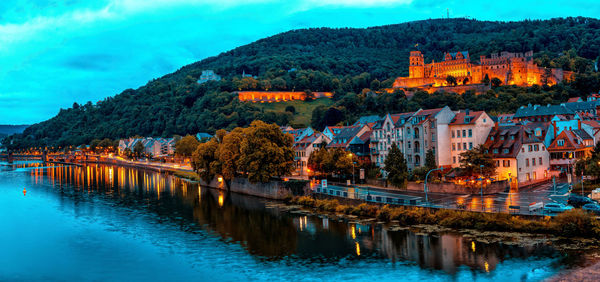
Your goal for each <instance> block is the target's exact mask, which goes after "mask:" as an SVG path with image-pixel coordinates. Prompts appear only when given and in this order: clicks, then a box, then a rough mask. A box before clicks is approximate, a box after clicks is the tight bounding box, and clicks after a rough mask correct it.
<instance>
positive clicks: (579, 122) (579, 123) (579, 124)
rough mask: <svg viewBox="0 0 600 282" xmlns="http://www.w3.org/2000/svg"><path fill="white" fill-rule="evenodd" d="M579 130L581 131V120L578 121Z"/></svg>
mask: <svg viewBox="0 0 600 282" xmlns="http://www.w3.org/2000/svg"><path fill="white" fill-rule="evenodd" d="M577 129H581V120H580V119H578V120H577Z"/></svg>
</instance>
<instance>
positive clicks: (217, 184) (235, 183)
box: [200, 177, 309, 200]
mask: <svg viewBox="0 0 600 282" xmlns="http://www.w3.org/2000/svg"><path fill="white" fill-rule="evenodd" d="M200 184H201V185H202V186H208V187H211V188H216V189H222V190H229V191H231V192H235V193H240V194H245V195H251V196H257V197H261V198H267V199H275V200H282V199H284V198H286V197H290V196H294V193H293V191H292V190H291V189H290V188H288V187H286V185H285V182H284V181H270V182H267V183H250V181H248V179H247V178H242V177H237V178H234V179H232V180H231V181H225V180H223V181H219V178H218V177H215V178H213V180H212V181H211V182H210V183H206V182H204V181H200ZM306 186H307V187H305V188H304V189H303V190H304V191H306V190H307V189H309V188H308V183H307V184H306Z"/></svg>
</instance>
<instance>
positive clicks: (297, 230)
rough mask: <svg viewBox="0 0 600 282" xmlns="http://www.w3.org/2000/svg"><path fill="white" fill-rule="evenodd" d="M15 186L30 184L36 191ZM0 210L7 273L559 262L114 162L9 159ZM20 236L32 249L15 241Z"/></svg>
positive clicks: (60, 275) (537, 268)
mask: <svg viewBox="0 0 600 282" xmlns="http://www.w3.org/2000/svg"><path fill="white" fill-rule="evenodd" d="M15 187H17V188H18V189H19V190H18V191H19V192H20V191H21V190H23V188H24V187H26V188H27V191H28V193H27V196H26V197H27V198H26V199H24V198H23V195H22V194H18V193H17V194H15V193H13V190H14V189H17V188H15ZM473 204H475V203H473ZM484 204H486V203H484ZM0 214H5V215H9V216H10V217H9V218H8V217H7V220H5V221H7V222H5V227H6V228H5V230H4V231H3V232H2V233H1V234H2V235H0V242H1V243H0V244H1V245H0V247H2V249H3V250H4V253H3V254H0V280H4V279H3V278H7V279H20V278H25V279H26V280H27V279H37V278H42V277H50V278H54V279H79V278H84V279H90V280H93V279H100V280H103V279H108V278H113V279H114V278H118V279H119V280H121V279H129V280H130V279H133V280H141V279H144V278H149V279H152V280H162V279H163V278H164V279H170V280H177V279H180V278H181V279H184V278H199V277H202V275H210V277H216V278H221V279H224V280H235V279H240V278H241V279H259V280H263V279H267V278H268V277H270V276H274V277H277V279H284V280H288V279H303V278H306V279H315V278H320V279H325V280H336V279H353V280H354V279H356V280H361V279H367V278H368V279H369V280H372V279H383V280H387V279H390V280H391V279H400V280H407V279H410V278H414V279H427V280H431V281H435V280H447V279H456V280H462V279H466V280H473V279H478V280H479V279H482V280H494V281H508V280H522V279H523V278H524V277H525V278H527V280H541V279H544V278H547V277H549V276H551V275H553V274H555V273H556V272H557V271H558V270H556V269H554V263H555V262H556V261H557V258H556V253H555V252H554V251H553V250H552V249H551V248H549V247H547V246H536V247H516V246H508V245H501V244H483V243H476V242H474V241H473V240H472V239H469V238H465V237H462V236H460V235H458V234H453V233H443V234H417V233H413V232H410V231H397V232H388V231H386V228H385V227H381V226H378V225H361V224H357V223H346V222H340V221H337V220H331V219H328V218H326V217H314V216H306V215H294V214H289V213H283V212H279V211H277V210H276V209H272V208H267V207H265V201H263V200H261V199H257V198H253V197H246V196H241V195H236V194H229V193H226V192H222V191H217V190H213V189H208V188H203V187H199V186H198V185H197V184H194V183H188V182H186V181H182V180H180V179H178V178H175V177H172V176H168V175H163V174H158V173H154V172H149V171H142V170H137V169H131V168H123V167H113V166H104V165H90V166H83V167H76V166H55V167H46V166H44V165H43V164H41V163H27V162H21V163H17V164H16V165H13V166H0ZM23 234H26V235H23ZM46 235H48V236H46ZM20 237H24V238H25V239H26V242H27V244H28V245H27V246H28V248H26V249H25V252H23V251H22V249H20V248H19V247H16V246H15V244H14V241H15V240H19V239H17V238H20ZM27 250H29V251H27ZM65 252H66V253H65ZM56 256H59V257H60V259H58V261H57V262H55V261H53V260H51V259H50V257H56ZM58 263H60V265H58ZM97 264H98V266H95V265H97ZM103 264H106V265H108V266H110V268H109V269H110V271H108V272H106V271H104V272H103V269H104V270H106V267H104V266H102V265H103ZM154 264H159V265H162V267H158V268H157V267H155V266H153V265H154ZM32 270H33V271H32ZM74 270H75V271H74ZM232 270H235V271H232ZM27 273H29V274H27Z"/></svg>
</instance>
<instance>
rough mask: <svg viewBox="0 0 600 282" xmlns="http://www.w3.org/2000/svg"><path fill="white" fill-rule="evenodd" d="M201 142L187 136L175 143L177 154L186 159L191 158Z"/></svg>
mask: <svg viewBox="0 0 600 282" xmlns="http://www.w3.org/2000/svg"><path fill="white" fill-rule="evenodd" d="M198 145H200V142H198V139H196V137H195V136H193V135H186V136H185V137H183V138H181V139H180V140H179V141H177V143H175V154H177V155H180V156H185V157H191V156H192V154H193V153H194V151H196V149H197V148H198Z"/></svg>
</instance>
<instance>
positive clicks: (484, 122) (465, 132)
mask: <svg viewBox="0 0 600 282" xmlns="http://www.w3.org/2000/svg"><path fill="white" fill-rule="evenodd" d="M492 127H494V121H493V120H492V118H491V117H490V116H489V115H488V114H487V113H486V112H484V111H476V112H471V111H469V110H465V111H458V112H456V115H455V116H454V118H453V119H452V121H451V122H450V124H449V125H448V128H449V130H450V142H451V148H452V149H451V151H450V155H451V158H452V164H451V165H452V167H459V166H460V159H461V157H460V154H462V153H463V152H465V151H468V150H471V149H473V148H475V147H477V146H479V145H481V144H484V143H485V140H486V139H487V137H488V134H489V133H490V131H491V130H492Z"/></svg>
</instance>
